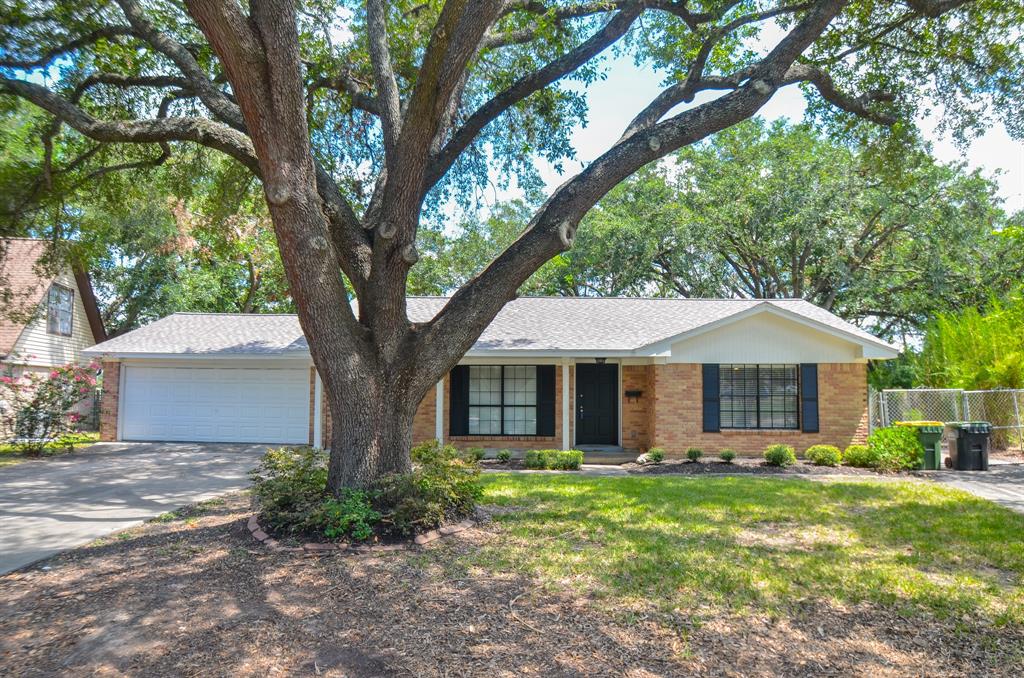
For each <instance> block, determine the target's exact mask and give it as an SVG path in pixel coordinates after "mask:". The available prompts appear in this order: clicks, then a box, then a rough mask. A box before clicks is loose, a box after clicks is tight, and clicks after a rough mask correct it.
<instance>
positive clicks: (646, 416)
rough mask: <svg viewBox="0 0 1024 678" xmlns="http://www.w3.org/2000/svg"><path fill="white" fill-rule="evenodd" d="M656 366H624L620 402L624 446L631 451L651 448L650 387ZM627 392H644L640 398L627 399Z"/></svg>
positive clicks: (651, 394)
mask: <svg viewBox="0 0 1024 678" xmlns="http://www.w3.org/2000/svg"><path fill="white" fill-rule="evenodd" d="M653 367H654V365H623V366H622V386H621V388H620V402H621V407H622V446H623V447H624V448H626V449H630V450H646V449H647V448H648V447H649V446H650V432H651V417H650V405H651V402H652V396H653V393H652V391H651V386H650V383H649V382H650V375H651V369H652V368H653ZM626 391H642V392H643V394H642V395H641V396H640V397H639V398H626Z"/></svg>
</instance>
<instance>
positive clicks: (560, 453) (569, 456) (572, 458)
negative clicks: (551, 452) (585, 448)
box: [551, 450, 583, 471]
mask: <svg viewBox="0 0 1024 678" xmlns="http://www.w3.org/2000/svg"><path fill="white" fill-rule="evenodd" d="M555 453H556V454H555V461H554V466H552V467H551V468H556V469H560V470H562V471H574V470H576V469H578V468H579V467H580V466H583V452H581V451H580V450H555Z"/></svg>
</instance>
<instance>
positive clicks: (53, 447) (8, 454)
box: [0, 431, 100, 467]
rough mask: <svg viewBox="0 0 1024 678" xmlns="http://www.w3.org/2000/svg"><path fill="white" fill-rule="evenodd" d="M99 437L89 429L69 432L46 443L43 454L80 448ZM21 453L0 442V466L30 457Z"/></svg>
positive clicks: (53, 453)
mask: <svg viewBox="0 0 1024 678" xmlns="http://www.w3.org/2000/svg"><path fill="white" fill-rule="evenodd" d="M99 439H100V434H99V433H96V432H91V431H83V432H81V433H69V434H68V435H66V436H62V437H61V438H59V439H57V440H55V441H54V442H52V443H47V444H46V447H45V448H44V450H43V454H44V455H58V454H64V453H66V452H67V451H68V446H69V445H72V446H74V449H76V450H77V449H80V448H83V447H88V446H89V445H92V444H93V443H95V442H97V441H98V440H99ZM30 458H31V457H26V456H25V455H23V454H22V453H21V451H20V450H19V449H18V448H17V447H16V446H14V445H7V444H0V467H3V466H10V465H12V464H17V463H20V462H23V461H25V460H26V459H30Z"/></svg>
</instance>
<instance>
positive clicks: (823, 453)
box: [804, 445, 843, 466]
mask: <svg viewBox="0 0 1024 678" xmlns="http://www.w3.org/2000/svg"><path fill="white" fill-rule="evenodd" d="M804 456H805V457H807V458H808V459H809V460H810V462H811V463H812V464H814V465H815V466H839V463H840V462H841V461H842V460H843V453H842V452H840V451H839V448H838V447H835V446H834V445H811V446H810V447H808V448H807V451H806V452H804Z"/></svg>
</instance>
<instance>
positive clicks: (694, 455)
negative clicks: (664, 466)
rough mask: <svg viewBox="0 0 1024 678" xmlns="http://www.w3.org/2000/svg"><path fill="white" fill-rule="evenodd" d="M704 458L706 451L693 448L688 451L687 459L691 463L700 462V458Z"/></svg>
mask: <svg viewBox="0 0 1024 678" xmlns="http://www.w3.org/2000/svg"><path fill="white" fill-rule="evenodd" d="M703 456H704V450H702V449H700V448H699V447H691V448H689V449H688V450H686V458H687V459H689V460H690V461H700V458H701V457H703Z"/></svg>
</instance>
